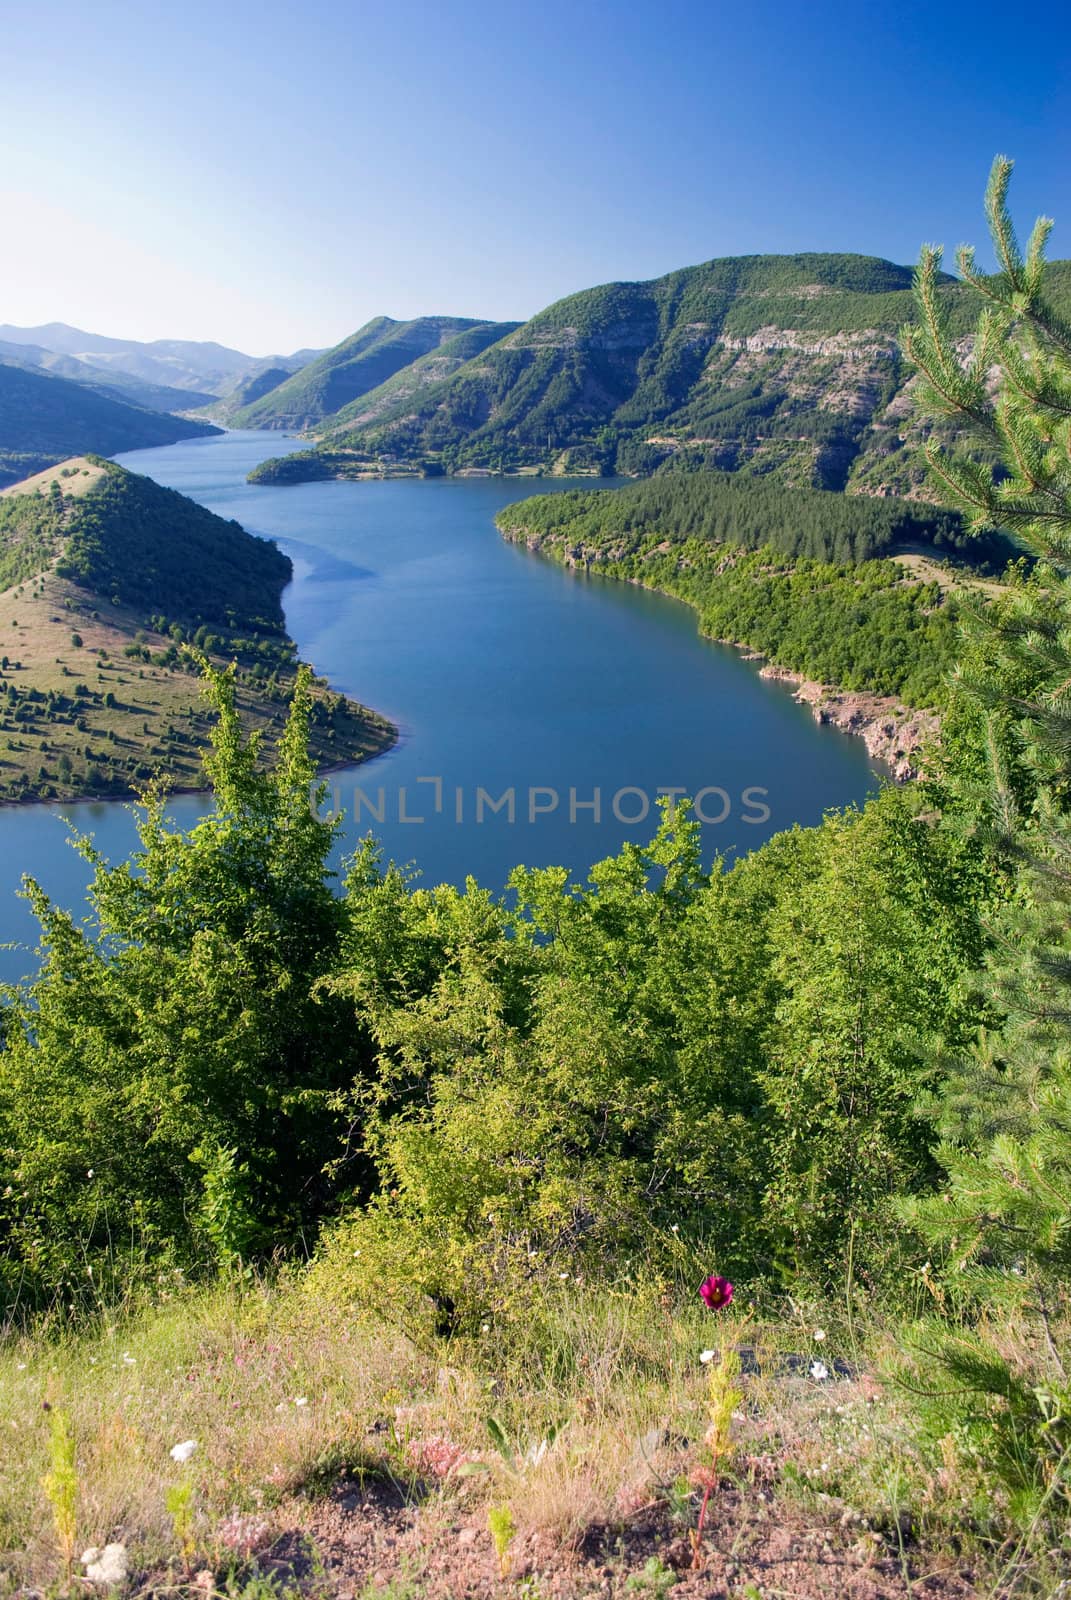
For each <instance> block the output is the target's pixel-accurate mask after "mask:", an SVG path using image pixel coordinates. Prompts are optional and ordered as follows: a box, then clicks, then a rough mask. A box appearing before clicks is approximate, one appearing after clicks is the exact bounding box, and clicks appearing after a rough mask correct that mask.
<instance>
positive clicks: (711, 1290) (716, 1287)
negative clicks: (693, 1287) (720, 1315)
mask: <svg viewBox="0 0 1071 1600" xmlns="http://www.w3.org/2000/svg"><path fill="white" fill-rule="evenodd" d="M699 1298H700V1300H702V1302H703V1304H704V1305H705V1306H709V1307H710V1309H711V1311H717V1310H719V1309H720V1308H721V1307H722V1306H727V1305H728V1304H729V1302H730V1300H731V1299H732V1298H733V1286H732V1284H731V1283H730V1282H729V1280H728V1278H719V1277H718V1275H717V1274H716V1273H713V1272H712V1273H711V1275H710V1277H709V1278H704V1279H703V1281H702V1283H701V1284H700V1285H699Z"/></svg>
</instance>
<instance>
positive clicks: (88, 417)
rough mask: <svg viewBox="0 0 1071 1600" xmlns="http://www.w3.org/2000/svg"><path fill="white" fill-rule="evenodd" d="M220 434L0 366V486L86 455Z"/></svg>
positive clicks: (55, 379)
mask: <svg viewBox="0 0 1071 1600" xmlns="http://www.w3.org/2000/svg"><path fill="white" fill-rule="evenodd" d="M219 431H220V430H219V429H218V428H215V427H213V426H212V425H211V424H210V423H206V422H193V421H189V420H186V419H184V418H180V417H173V416H170V415H169V414H167V413H165V412H159V411H146V410H143V409H142V408H141V407H140V406H132V405H127V403H126V402H125V401H123V400H119V399H118V398H112V397H111V396H109V395H105V394H102V393H100V392H99V391H98V390H96V389H91V388H88V387H87V386H86V385H85V384H82V383H71V382H69V381H68V380H67V379H66V378H58V377H52V376H46V375H44V374H43V373H37V372H30V371H27V370H25V369H24V368H21V367H11V366H4V365H0V487H2V486H3V485H5V484H9V483H15V482H17V481H18V480H19V479H21V478H25V477H28V476H29V475H30V474H31V473H34V472H38V471H40V470H41V469H42V468H45V467H51V466H54V465H55V464H56V463H57V462H60V461H65V460H66V459H67V458H68V457H69V456H77V455H82V454H84V453H85V452H86V451H93V452H95V453H97V454H99V455H117V454H119V452H120V451H124V450H141V449H145V448H147V447H148V446H150V445H161V444H174V443H175V441H176V440H177V439H190V438H196V437H198V436H200V435H203V434H209V433H218V432H219Z"/></svg>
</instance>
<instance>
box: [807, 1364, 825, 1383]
mask: <svg viewBox="0 0 1071 1600" xmlns="http://www.w3.org/2000/svg"><path fill="white" fill-rule="evenodd" d="M811 1377H812V1378H816V1379H817V1380H818V1382H819V1383H823V1382H824V1381H825V1379H826V1378H828V1377H829V1368H828V1367H827V1366H826V1364H825V1362H824V1361H812V1362H811Z"/></svg>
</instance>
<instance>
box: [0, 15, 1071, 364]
mask: <svg viewBox="0 0 1071 1600" xmlns="http://www.w3.org/2000/svg"><path fill="white" fill-rule="evenodd" d="M1009 15H1010V13H1009V12H1008V11H1007V8H1006V7H1002V8H999V9H998V8H997V7H996V6H995V5H994V6H990V5H988V4H985V3H981V4H972V5H969V6H968V5H966V4H960V3H945V4H944V5H937V4H933V3H927V4H918V3H916V0H898V3H897V4H896V5H895V6H890V5H886V4H881V5H877V4H869V3H867V0H861V3H856V4H853V5H847V4H839V3H825V0H812V3H776V0H770V3H766V0H740V3H738V4H736V5H732V6H729V5H725V4H722V3H720V0H708V3H706V4H703V5H699V4H693V3H691V0H687V3H673V0H669V3H665V4H663V5H661V6H652V5H650V4H647V5H640V4H638V3H625V4H618V3H595V4H590V3H585V0H573V3H566V0H547V3H545V4H540V5H535V4H529V3H528V0H521V3H517V0H515V3H512V4H510V3H508V0H506V3H501V4H497V5H491V4H486V3H484V0H458V3H452V4H451V3H445V4H442V5H438V6H434V5H423V4H417V3H413V0H392V3H391V4H366V3H363V0H357V3H356V4H354V3H350V4H346V3H343V0H303V3H302V4H300V5H297V4H288V5H285V6H284V5H279V4H275V3H272V0H266V3H258V4H253V3H249V0H216V3H215V4H208V3H205V0H186V3H184V4H182V5H179V6H164V5H163V4H160V3H155V4H145V3H144V0H139V3H138V4H136V5H134V4H126V3H119V0H97V3H95V4H93V5H91V6H90V5H87V4H86V3H85V0H38V3H36V4H35V5H33V6H32V7H31V6H30V5H29V4H27V3H26V0H9V4H8V6H7V7H6V8H5V20H4V26H3V47H4V58H5V68H4V80H5V82H4V91H3V95H2V97H0V147H2V148H3V149H4V150H5V152H6V156H5V159H4V161H3V162H2V163H0V205H2V207H3V213H2V214H3V216H4V217H5V220H6V221H7V222H8V224H9V227H8V230H7V239H6V242H5V246H4V249H3V250H2V251H0V321H8V322H15V323H20V324H30V323H38V322H43V321H49V320H53V319H55V320H60V321H66V322H72V323H75V324H77V325H79V326H83V327H89V328H91V329H92V330H94V331H96V332H102V333H112V334H118V335H123V336H127V337H132V338H157V337H180V338H213V339H219V340H220V341H222V342H224V343H227V344H233V345H237V346H238V347H240V348H242V349H246V350H249V351H251V352H252V353H254V354H258V355H259V354H266V353H268V352H269V351H287V350H291V349H294V348H297V347H298V346H302V345H325V344H331V343H334V342H335V341H336V340H337V339H339V338H342V337H343V336H344V335H345V334H347V333H349V332H351V331H352V330H353V329H354V328H355V327H357V326H359V325H360V324H361V323H362V322H364V321H366V320H367V319H368V318H369V317H371V316H374V315H378V314H379V313H382V312H385V313H387V314H389V315H391V316H396V317H408V316H416V315H420V314H422V313H425V312H450V313H454V314H458V315H470V316H487V317H495V318H507V317H517V318H521V317H526V316H528V315H530V314H531V313H532V312H534V311H536V310H538V309H539V307H541V306H542V305H545V304H547V303H548V302H550V301H552V300H554V299H556V298H558V297H559V296H560V295H563V294H566V293H569V292H570V291H572V290H574V289H580V288H585V287H587V286H589V285H590V284H593V283H600V282H605V281H607V280H609V279H614V278H645V277H652V276H655V275H657V274H658V273H661V272H665V271H668V270H670V269H671V268H674V267H678V266H683V265H686V264H688V263H691V262H695V261H702V260H706V259H708V258H710V257H712V256H718V255H736V254H747V253H751V252H760V251H792V250H858V251H863V252H869V253H873V254H877V255H884V256H888V257H891V258H893V259H895V260H901V261H913V260H914V259H915V257H916V256H917V253H918V246H919V244H920V243H921V242H922V241H923V240H934V241H938V242H945V243H946V244H947V245H949V246H950V247H951V246H953V245H954V244H956V243H958V242H959V241H960V240H961V239H965V238H966V239H970V240H974V241H977V242H979V243H981V242H982V235H983V232H984V228H983V223H982V218H981V194H982V190H983V187H984V182H985V177H986V174H987V172H988V168H989V164H990V162H991V160H992V157H993V155H994V154H995V153H996V152H997V151H1006V152H1007V153H1008V154H1009V155H1012V156H1013V157H1015V158H1016V163H1017V167H1016V178H1015V182H1014V187H1013V196H1014V204H1015V210H1016V214H1017V217H1018V218H1019V219H1020V221H1021V223H1022V225H1023V228H1024V231H1025V228H1026V227H1027V226H1029V224H1030V222H1032V220H1033V218H1034V216H1035V215H1036V213H1037V212H1038V211H1046V212H1048V213H1049V214H1051V215H1054V216H1055V217H1056V219H1057V224H1058V226H1057V230H1056V233H1055V234H1054V238H1053V244H1052V253H1053V254H1054V255H1071V171H1069V167H1068V162H1067V150H1068V133H1069V131H1071V72H1069V68H1071V24H1068V23H1066V22H1065V23H1064V24H1063V25H1060V24H1059V23H1058V21H1052V20H1050V25H1049V27H1048V28H1047V29H1045V30H1042V29H1041V28H1040V27H1036V26H1029V25H1027V24H1025V23H1024V24H1023V25H1022V26H1019V25H1017V24H1016V23H1015V22H1014V21H1012V22H1011V23H1009V22H1008V20H1007V19H1008V17H1009ZM1058 15H1059V8H1056V10H1055V11H1054V12H1052V13H1050V18H1056V17H1058ZM1039 35H1040V37H1039ZM1061 224H1062V226H1061Z"/></svg>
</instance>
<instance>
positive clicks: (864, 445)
mask: <svg viewBox="0 0 1071 1600" xmlns="http://www.w3.org/2000/svg"><path fill="white" fill-rule="evenodd" d="M910 285H911V271H910V269H909V268H907V267H902V266H897V265H895V264H893V263H891V262H886V261H881V260H879V259H876V258H872V257H865V256H851V255H817V254H814V255H798V256H751V257H733V258H727V259H724V260H717V261H712V262H708V263H706V264H704V265H702V266H698V267H691V268H686V269H684V270H682V271H679V272H674V273H669V274H667V275H666V276H665V277H664V278H659V279H656V280H654V281H652V282H649V283H621V284H608V285H604V286H602V287H600V288H597V289H590V290H586V291H584V292H583V293H581V294H576V295H571V296H569V297H568V298H567V299H565V300H562V301H559V302H558V303H557V304H556V305H553V306H550V307H548V308H547V309H546V310H545V311H542V312H540V313H539V314H538V315H537V316H536V317H533V318H532V319H531V321H530V322H528V323H525V324H524V325H523V327H521V328H519V329H517V330H515V331H514V332H512V333H510V334H508V335H507V336H506V337H504V338H503V339H501V340H499V341H498V342H497V343H496V344H494V345H493V346H491V347H490V348H489V349H488V350H486V351H484V352H482V353H480V354H479V355H478V356H477V357H475V358H474V359H472V360H470V361H469V362H467V363H466V364H465V365H464V366H462V367H461V368H459V369H458V370H457V371H456V372H454V373H452V374H450V375H448V376H447V377H445V378H444V379H442V380H441V381H439V382H437V383H430V384H428V385H426V386H425V387H423V388H422V389H421V390H420V392H419V393H418V394H413V393H412V392H411V391H410V392H408V393H405V394H401V395H399V396H398V397H397V398H396V399H395V400H393V401H392V400H391V397H389V396H385V397H381V398H382V399H383V400H384V402H385V403H383V404H381V405H377V407H376V408H375V411H376V414H375V415H374V416H373V417H372V418H371V419H366V420H360V419H359V418H358V417H354V419H353V421H352V424H349V423H348V422H347V420H346V419H343V425H342V426H337V425H331V426H329V427H328V428H327V429H326V430H324V433H325V439H324V451H325V452H330V453H331V454H332V455H333V457H334V465H335V466H341V465H343V464H344V458H343V455H342V452H346V451H348V452H353V453H356V454H357V455H360V456H365V457H369V458H372V459H375V458H380V457H384V456H385V457H386V458H387V460H388V464H390V463H395V464H396V463H399V462H402V463H404V462H407V461H421V462H427V461H429V460H430V461H433V462H436V463H438V464H439V465H441V466H442V467H444V468H445V469H446V470H451V471H452V470H457V469H458V468H464V467H481V468H489V469H491V470H517V469H518V468H520V467H524V466H534V465H541V466H543V467H544V468H547V467H550V468H554V467H557V468H558V469H559V470H564V469H566V468H568V469H570V470H577V469H583V468H587V469H589V470H592V469H594V470H610V469H613V468H616V469H617V470H623V471H638V472H644V471H649V470H651V469H652V467H654V466H655V465H657V464H658V462H659V461H660V460H662V459H664V458H665V456H666V455H667V454H670V453H672V452H674V451H680V450H684V451H690V452H698V454H699V458H700V459H702V460H704V461H705V462H706V464H708V465H712V466H721V467H724V468H727V469H729V470H739V469H742V470H744V471H746V472H749V473H756V474H763V473H767V472H774V473H776V474H777V475H778V476H780V477H781V478H782V479H783V480H784V481H786V482H789V483H792V484H802V485H811V486H815V487H825V488H834V489H841V488H844V487H853V488H858V489H860V490H862V491H864V492H878V491H879V490H881V489H882V488H890V487H891V488H894V489H899V490H911V489H912V488H915V487H917V485H916V484H915V481H914V478H913V476H912V469H911V468H910V467H909V466H908V465H907V464H906V457H904V460H903V461H901V460H900V459H896V458H898V457H900V456H903V454H904V453H903V451H902V448H901V444H902V441H901V440H900V437H899V431H900V426H901V424H902V422H903V412H902V411H901V412H900V413H898V412H897V410H896V402H897V401H898V400H899V399H900V397H901V396H902V394H903V391H904V388H905V386H906V384H907V382H908V381H909V375H908V374H907V372H906V371H904V370H903V367H902V364H901V361H900V356H899V348H898V344H897V340H896V334H897V330H898V328H899V327H900V326H901V325H902V323H903V322H905V321H907V320H909V319H910V317H911V316H912V299H911V289H910ZM1050 292H1051V295H1052V298H1053V299H1054V300H1055V301H1056V302H1057V303H1058V304H1060V305H1065V306H1066V305H1068V304H1071V263H1068V262H1057V263H1054V264H1053V266H1052V267H1051V269H1050ZM946 293H947V295H948V297H949V300H950V304H951V310H952V316H953V322H954V325H955V327H956V328H957V330H958V331H960V332H962V333H967V332H969V330H970V327H971V325H972V319H973V314H974V304H973V299H972V297H970V296H969V295H968V294H967V293H966V292H965V291H964V290H963V289H962V288H961V287H960V286H959V285H958V284H956V283H954V282H953V280H951V279H949V280H947V285H946ZM890 406H891V407H892V408H893V409H892V410H891V411H890V409H889V408H890ZM262 476H265V477H267V478H269V479H270V469H268V472H267V473H265V474H262Z"/></svg>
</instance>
